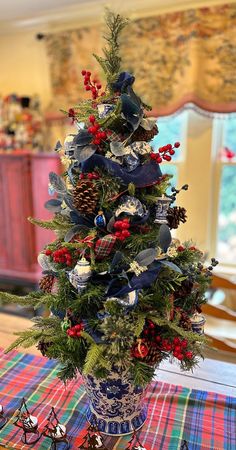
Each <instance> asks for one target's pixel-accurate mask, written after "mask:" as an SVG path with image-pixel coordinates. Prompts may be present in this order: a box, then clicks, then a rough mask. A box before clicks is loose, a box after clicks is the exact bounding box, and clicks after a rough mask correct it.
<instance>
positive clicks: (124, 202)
mask: <svg viewBox="0 0 236 450" xmlns="http://www.w3.org/2000/svg"><path fill="white" fill-rule="evenodd" d="M122 213H124V214H128V215H130V216H139V217H144V216H145V214H146V213H147V209H146V207H145V206H144V205H143V204H142V203H141V202H140V200H138V199H137V198H135V197H131V196H130V195H125V196H124V197H122V199H121V203H120V205H119V206H118V208H117V210H116V212H115V216H116V217H118V216H119V215H120V214H122Z"/></svg>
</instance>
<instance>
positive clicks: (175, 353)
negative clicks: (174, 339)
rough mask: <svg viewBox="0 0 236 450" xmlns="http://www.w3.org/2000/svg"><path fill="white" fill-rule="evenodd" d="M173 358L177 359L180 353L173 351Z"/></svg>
mask: <svg viewBox="0 0 236 450" xmlns="http://www.w3.org/2000/svg"><path fill="white" fill-rule="evenodd" d="M173 356H174V357H175V358H177V357H178V356H179V353H178V352H176V351H175V350H174V351H173Z"/></svg>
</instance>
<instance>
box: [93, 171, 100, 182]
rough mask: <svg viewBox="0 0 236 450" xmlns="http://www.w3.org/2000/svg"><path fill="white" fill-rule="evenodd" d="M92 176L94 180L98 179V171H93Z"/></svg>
mask: <svg viewBox="0 0 236 450" xmlns="http://www.w3.org/2000/svg"><path fill="white" fill-rule="evenodd" d="M93 178H94V180H99V178H100V176H99V175H98V173H96V172H93Z"/></svg>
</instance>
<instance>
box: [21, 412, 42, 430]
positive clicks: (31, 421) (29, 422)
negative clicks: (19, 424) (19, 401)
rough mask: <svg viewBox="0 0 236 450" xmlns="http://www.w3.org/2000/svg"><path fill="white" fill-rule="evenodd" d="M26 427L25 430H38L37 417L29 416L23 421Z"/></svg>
mask: <svg viewBox="0 0 236 450" xmlns="http://www.w3.org/2000/svg"><path fill="white" fill-rule="evenodd" d="M23 424H24V427H25V428H28V429H30V428H36V427H37V426H38V419H37V417H35V416H31V415H30V416H29V417H27V418H26V419H24V421H23Z"/></svg>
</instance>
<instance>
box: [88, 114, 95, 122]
mask: <svg viewBox="0 0 236 450" xmlns="http://www.w3.org/2000/svg"><path fill="white" fill-rule="evenodd" d="M95 120H96V118H95V116H93V115H92V116H89V122H90V123H94V122H95Z"/></svg>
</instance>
